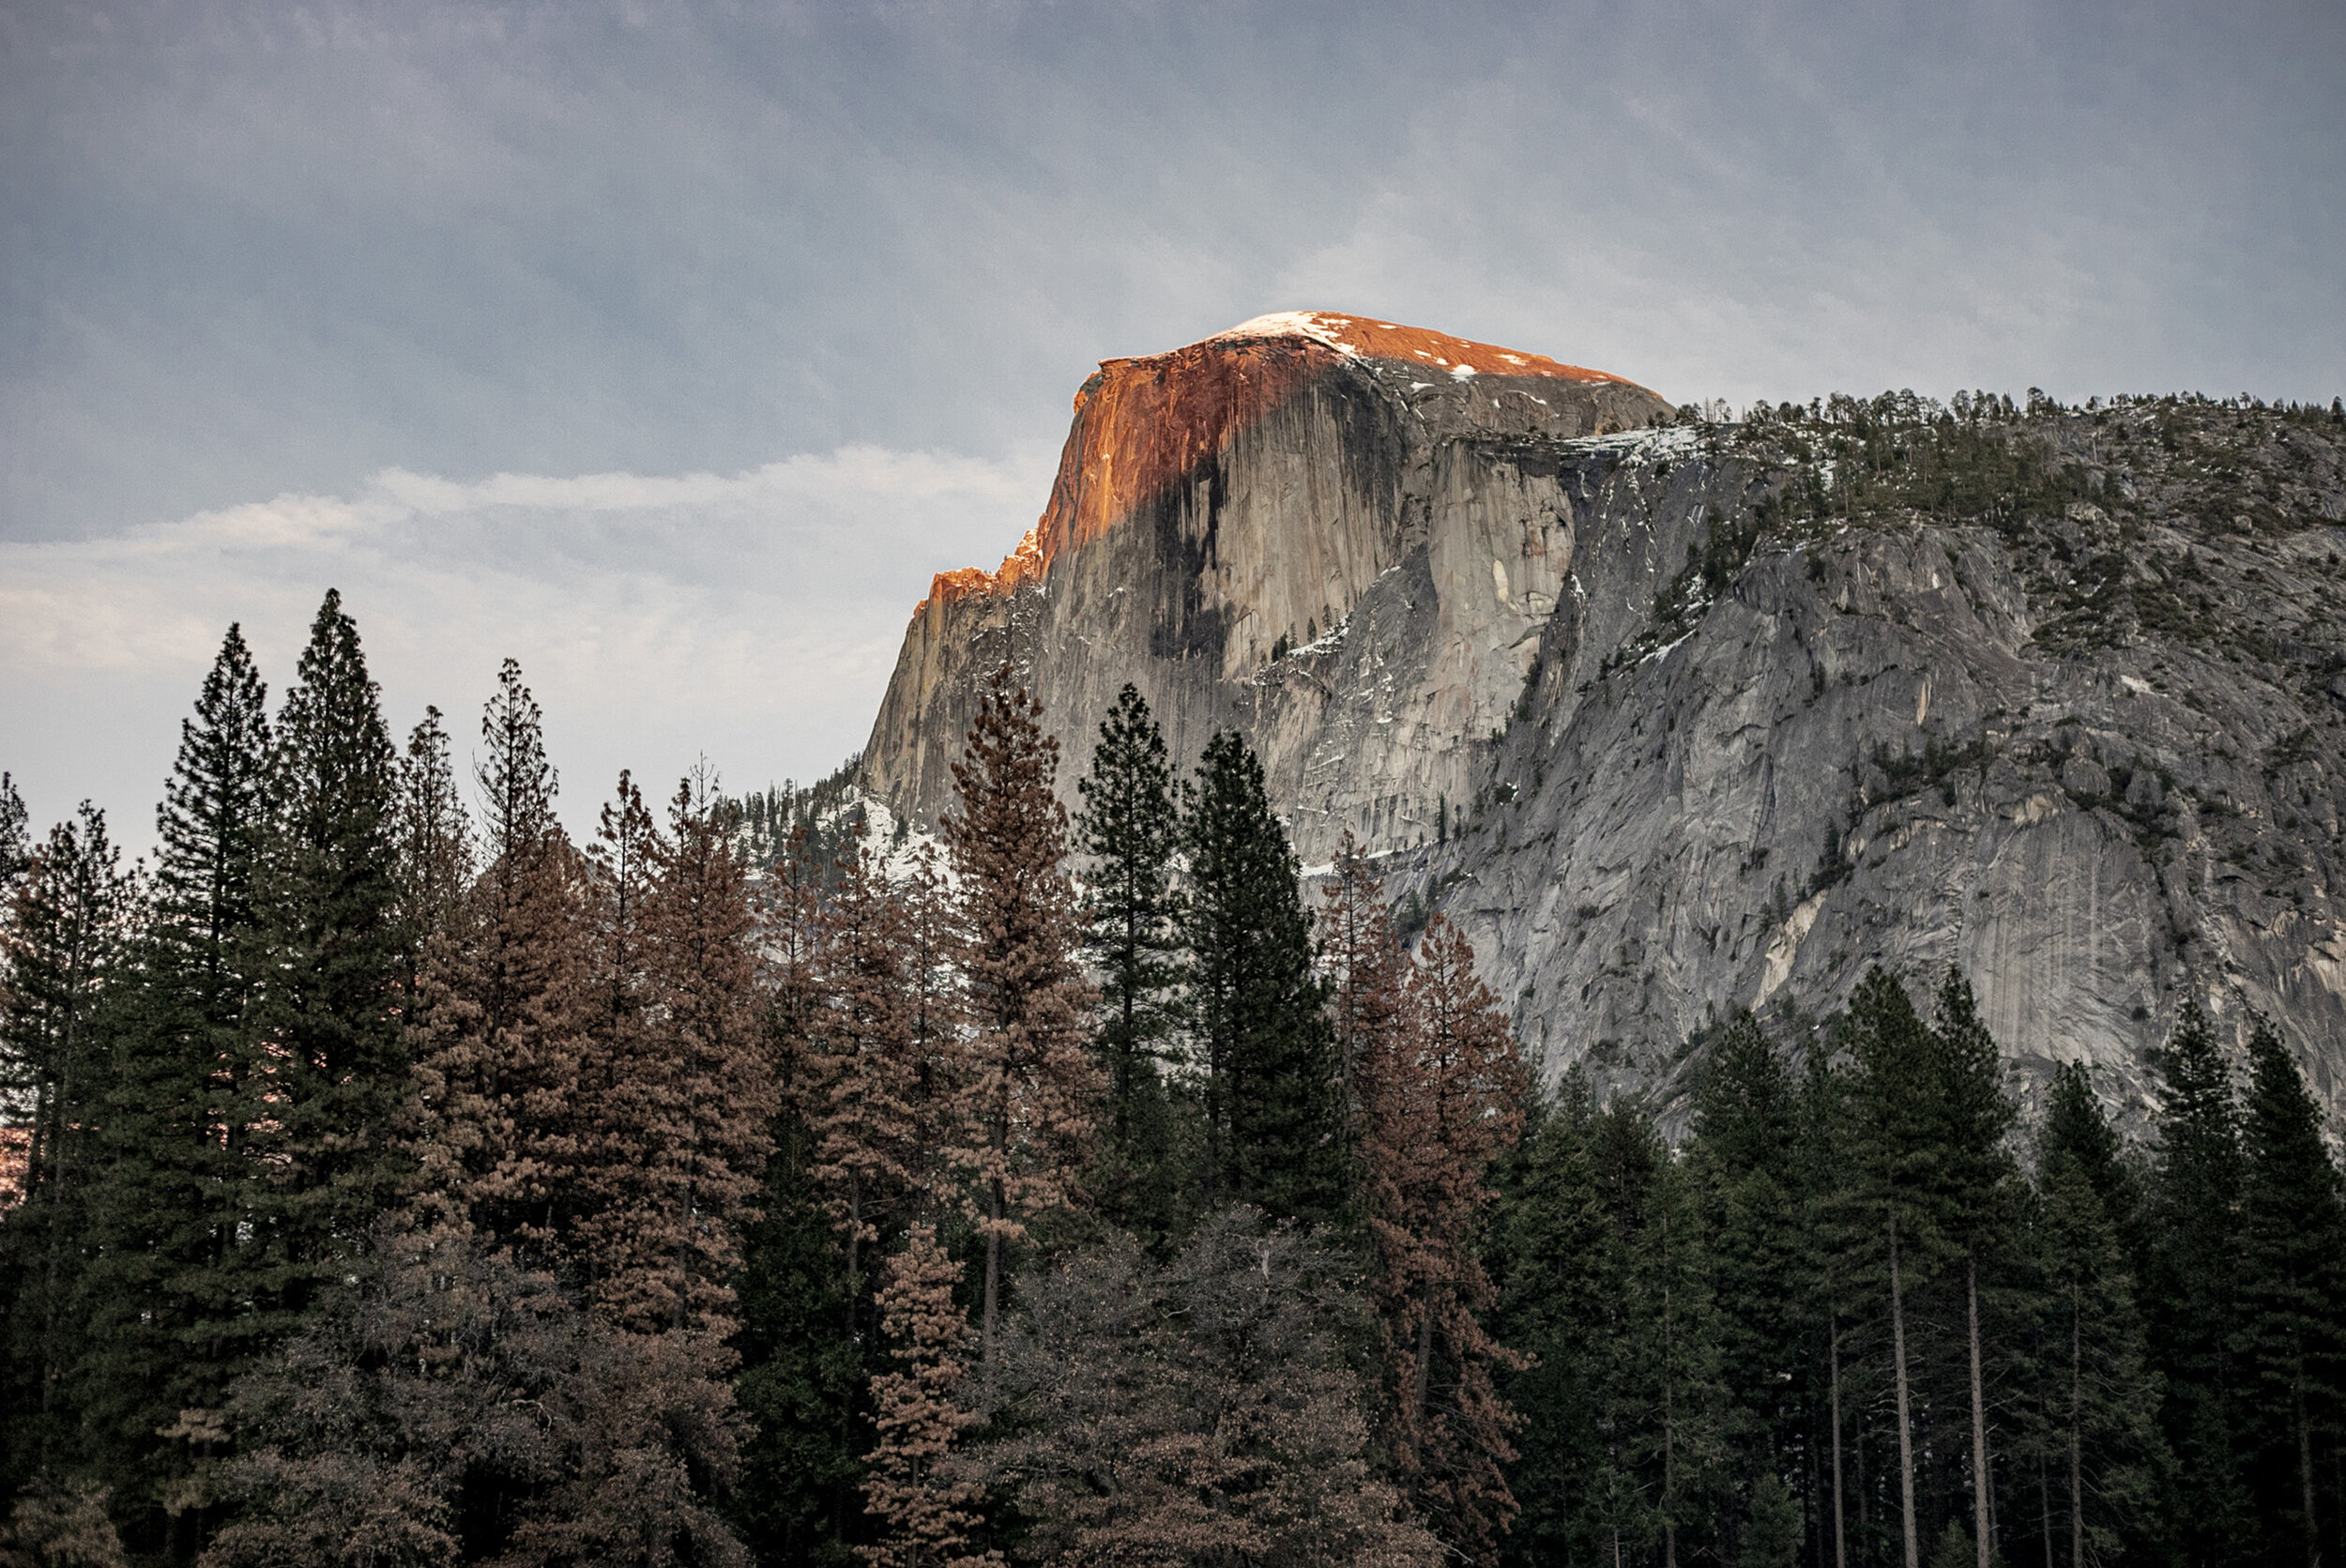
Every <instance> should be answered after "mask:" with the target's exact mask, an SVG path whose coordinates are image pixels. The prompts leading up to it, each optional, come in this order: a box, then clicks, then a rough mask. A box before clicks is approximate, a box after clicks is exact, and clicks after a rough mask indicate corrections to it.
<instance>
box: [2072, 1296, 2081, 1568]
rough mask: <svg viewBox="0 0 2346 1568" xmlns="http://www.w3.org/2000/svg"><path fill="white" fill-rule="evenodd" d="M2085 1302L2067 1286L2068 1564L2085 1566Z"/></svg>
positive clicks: (2079, 1567) (2076, 1566)
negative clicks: (2083, 1429)
mask: <svg viewBox="0 0 2346 1568" xmlns="http://www.w3.org/2000/svg"><path fill="white" fill-rule="evenodd" d="M2084 1316H2085V1312H2084V1305H2083V1303H2082V1302H2079V1300H2078V1287H2077V1286H2074V1285H2073V1286H2069V1568H2085V1459H2084V1453H2083V1450H2084V1434H2083V1432H2082V1431H2081V1430H2080V1429H2081V1428H2082V1427H2083V1426H2084V1424H2085V1358H2084V1356H2083V1354H2082V1351H2081V1346H2082V1342H2083V1338H2084V1327H2083V1321H2082V1320H2083V1318H2084Z"/></svg>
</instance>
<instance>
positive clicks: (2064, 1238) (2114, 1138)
mask: <svg viewBox="0 0 2346 1568" xmlns="http://www.w3.org/2000/svg"><path fill="white" fill-rule="evenodd" d="M2125 1180H2126V1173H2125V1167H2124V1166H2123V1165H2122V1164H2121V1162H2120V1149H2119V1140H2118V1134H2117V1132H2116V1130H2115V1129H2113V1128H2112V1127H2111V1126H2110V1122H2109V1120H2108V1119H2107V1118H2106V1117H2104V1116H2103V1114H2102V1111H2101V1107H2100V1106H2099V1105H2098V1104H2096V1103H2095V1099H2094V1090H2093V1087H2092V1083H2091V1080H2090V1078H2089V1076H2088V1073H2087V1070H2086V1067H2085V1064H2084V1063H2082V1062H2069V1063H2066V1064H2064V1065H2063V1066H2062V1067H2060V1068H2059V1069H2057V1070H2056V1072H2055V1073H2054V1077H2053V1086H2052V1092H2051V1095H2050V1096H2049V1100H2048V1103H2047V1105H2046V1112H2045V1122H2044V1125H2043V1126H2042V1127H2041V1128H2040V1129H2039V1130H2038V1133H2037V1140H2036V1204H2035V1215H2036V1229H2037V1233H2038V1238H2039V1240H2038V1251H2039V1253H2040V1255H2041V1257H2042V1262H2041V1264H2040V1267H2041V1269H2042V1271H2043V1278H2044V1285H2045V1293H2046V1296H2047V1298H2048V1306H2049V1312H2048V1313H2047V1314H2046V1316H2047V1318H2048V1320H2049V1330H2050V1332H2049V1333H2048V1334H2047V1336H2046V1338H2047V1341H2048V1344H2047V1348H2046V1352H2045V1354H2044V1355H2043V1357H2042V1366H2041V1369H2040V1378H2039V1380H2040V1385H2041V1394H2040V1397H2039V1400H2038V1411H2039V1414H2038V1418H2037V1426H2038V1430H2039V1434H2040V1438H2039V1442H2038V1445H2037V1446H2038V1449H2039V1456H2040V1458H2041V1459H2043V1460H2044V1461H2046V1463H2045V1465H2044V1467H2043V1468H2044V1470H2045V1472H2046V1479H2047V1481H2048V1483H2049V1491H2050V1492H2051V1494H2052V1495H2051V1496H2049V1497H2047V1498H2046V1499H2044V1505H2045V1506H2044V1515H2045V1517H2046V1520H2047V1523H2048V1526H2049V1522H2050V1519H2051V1518H2052V1517H2053V1516H2055V1515H2056V1514H2057V1515H2059V1516H2062V1517H2064V1518H2065V1520H2066V1529H2065V1530H2064V1532H2063V1533H2064V1535H2065V1537H2066V1541H2065V1545H2066V1546H2067V1548H2068V1560H2069V1562H2070V1564H2071V1568H2084V1565H2085V1564H2086V1563H2087V1562H2089V1561H2096V1560H2110V1559H2111V1558H2114V1557H2117V1556H2119V1555H2121V1554H2122V1553H2125V1550H2126V1548H2127V1547H2129V1546H2132V1547H2135V1548H2137V1549H2140V1548H2142V1547H2144V1546H2146V1545H2149V1544H2150V1543H2149V1541H2148V1539H2147V1536H2148V1535H2149V1533H2150V1530H2151V1529H2152V1527H2153V1525H2154V1520H2153V1517H2152V1515H2153V1487H2154V1485H2155V1484H2156V1481H2157V1480H2158V1479H2159V1477H2160V1475H2161V1473H2162V1472H2163V1470H2164V1469H2165V1468H2166V1464H2165V1461H2166V1445H2165V1443H2164V1441H2163V1440H2162V1439H2160V1437H2159V1433H2158V1427H2157V1424H2156V1415H2157V1402H2158V1391H2157V1383H2156V1379H2154V1378H2152V1377H2151V1375H2150V1371H2149V1367H2148V1364H2147V1352H2146V1348H2145V1345H2144V1340H2143V1332H2142V1322H2141V1317H2140V1313H2139V1311H2138V1310H2137V1309H2136V1305H2135V1293H2134V1280H2133V1276H2132V1273H2131V1271H2130V1270H2129V1269H2128V1268H2127V1266H2126V1261H2125V1254H2124V1252H2123V1250H2122V1249H2121V1247H2120V1245H2119V1240H2118V1237H2119V1231H2118V1225H2117V1224H2116V1222H2115V1221H2114V1220H2113V1218H2112V1217H2111V1212H2110V1199H2111V1196H2112V1195H2117V1194H2120V1193H2122V1192H2123V1191H2124V1189H2125ZM2056 1499H2058V1501H2057V1502H2056ZM2048 1545H2049V1544H2048Z"/></svg>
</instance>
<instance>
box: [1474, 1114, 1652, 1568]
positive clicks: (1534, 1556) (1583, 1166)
mask: <svg viewBox="0 0 2346 1568" xmlns="http://www.w3.org/2000/svg"><path fill="white" fill-rule="evenodd" d="M1598 1119H1599V1113H1598V1112H1597V1111H1596V1109H1595V1107H1594V1105H1593V1104H1592V1102H1591V1098H1590V1095H1589V1090H1588V1087H1587V1083H1586V1080H1585V1079H1584V1078H1582V1077H1581V1076H1580V1074H1579V1072H1578V1070H1577V1068H1576V1069H1575V1070H1574V1071H1573V1072H1572V1073H1568V1074H1567V1075H1566V1076H1565V1078H1564V1080H1563V1082H1562V1083H1561V1084H1560V1085H1559V1086H1558V1087H1557V1088H1556V1090H1555V1091H1554V1093H1553V1095H1552V1096H1551V1097H1550V1098H1549V1099H1547V1100H1546V1101H1545V1102H1541V1101H1536V1100H1535V1101H1534V1102H1533V1103H1532V1114H1531V1116H1530V1118H1529V1119H1528V1121H1527V1126H1526V1131H1525V1134H1524V1137H1523V1140H1522V1142H1521V1144H1520V1145H1519V1146H1518V1148H1517V1150H1516V1153H1515V1154H1514V1155H1513V1156H1512V1157H1511V1158H1510V1159H1508V1160H1507V1161H1505V1162H1503V1163H1502V1165H1501V1172H1500V1199H1499V1203H1498V1207H1497V1210H1496V1212H1495V1213H1494V1215H1493V1218H1492V1225H1491V1234H1492V1241H1493V1245H1492V1249H1491V1256H1492V1273H1493V1276H1494V1283H1495V1285H1496V1286H1497V1296H1498V1304H1497V1310H1496V1311H1495V1313H1494V1315H1493V1327H1494V1329H1495V1331H1496V1332H1497V1335H1498V1337H1499V1338H1500V1339H1501V1342H1502V1343H1504V1344H1505V1345H1507V1346H1508V1347H1510V1348H1511V1349H1514V1350H1516V1351H1517V1352H1519V1353H1521V1354H1523V1355H1524V1357H1525V1358H1526V1360H1527V1361H1528V1362H1529V1363H1530V1364H1528V1365H1527V1366H1524V1367H1522V1368H1520V1369H1517V1370H1515V1371H1513V1372H1512V1373H1510V1374H1509V1375H1507V1376H1506V1377H1505V1378H1502V1380H1501V1392H1502V1393H1504V1395H1505V1397H1506V1399H1507V1401H1508V1403H1509V1405H1511V1406H1512V1407H1513V1408H1515V1409H1516V1412H1517V1413H1518V1414H1519V1415H1520V1416H1521V1417H1522V1418H1523V1426H1522V1429H1521V1430H1520V1432H1519V1433H1517V1435H1516V1439H1515V1446H1516V1451H1517V1457H1516V1462H1515V1463H1514V1465H1512V1466H1511V1467H1510V1468H1509V1470H1508V1486H1509V1489H1510V1490H1511V1491H1512V1493H1513V1494H1514V1495H1515V1497H1516V1498H1517V1499H1519V1500H1520V1502H1521V1505H1522V1510H1523V1512H1522V1513H1521V1514H1520V1515H1518V1516H1517V1518H1516V1523H1515V1528H1514V1529H1513V1530H1511V1531H1510V1533H1509V1536H1508V1550H1507V1554H1506V1556H1507V1560H1509V1561H1512V1562H1516V1563H1523V1564H1539V1563H1547V1562H1561V1561H1567V1560H1580V1559H1581V1558H1583V1557H1585V1556H1590V1555H1604V1554H1602V1553H1601V1552H1599V1551H1598V1549H1597V1546H1596V1540H1597V1538H1598V1535H1599V1534H1600V1527H1599V1525H1598V1520H1597V1515H1598V1512H1599V1509H1598V1507H1597V1504H1598V1503H1599V1501H1600V1499H1603V1498H1604V1497H1605V1495H1606V1491H1607V1488H1606V1483H1605V1479H1604V1478H1605V1477H1606V1476H1607V1471H1608V1462H1609V1460H1610V1458H1611V1455H1612V1453H1613V1450H1614V1444H1613V1442H1612V1439H1613V1437H1614V1433H1613V1431H1612V1428H1611V1425H1610V1422H1609V1413H1610V1393H1611V1385H1612V1358H1611V1356H1610V1354H1609V1351H1610V1348H1611V1345H1612V1342H1613V1340H1614V1338H1615V1337H1616V1336H1615V1332H1614V1330H1615V1327H1616V1324H1617V1322H1618V1319H1619V1317H1620V1315H1621V1312H1622V1301H1623V1299H1624V1297H1625V1296H1626V1294H1627V1289H1628V1285H1627V1257H1626V1250H1625V1248H1624V1247H1623V1245H1622V1239H1621V1237H1620V1235H1619V1233H1618V1230H1617V1228H1616V1226H1615V1224H1614V1221H1613V1216H1612V1214H1611V1212H1610V1211H1609V1210H1608V1209H1607V1205H1606V1203H1605V1201H1604V1194H1603V1192H1602V1191H1601V1188H1600V1183H1599V1180H1598V1174H1597V1161H1596V1156H1595V1142H1596V1136H1597V1124H1598Z"/></svg>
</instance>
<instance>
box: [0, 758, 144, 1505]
mask: <svg viewBox="0 0 2346 1568" xmlns="http://www.w3.org/2000/svg"><path fill="white" fill-rule="evenodd" d="M139 902H140V890H139V889H138V887H137V885H136V882H135V881H134V879H133V877H132V876H131V875H130V874H129V873H126V872H125V871H123V869H122V867H121V857H120V854H119V852H118V851H117V850H116V849H115V848H114V845H113V843H112V841H111V840H110V839H109V838H108V836H107V833H106V818H105V814H104V813H102V812H100V811H99V810H97V809H96V808H95V807H93V806H91V805H90V804H89V803H88V802H86V801H84V803H83V805H82V807H81V809H80V810H79V811H78V812H76V813H75V814H74V815H73V816H72V817H70V818H69V819H67V820H66V821H64V822H60V823H58V824H57V825H56V826H55V827H54V828H53V829H51V830H50V831H49V835H48V837H47V838H46V839H45V840H44V841H43V842H42V844H41V845H40V847H39V848H38V850H37V851H35V852H34V855H33V858H32V863H31V865H30V867H29V869H28V870H27V871H26V872H25V874H24V875H23V877H22V878H21V879H20V880H19V881H18V883H17V886H16V890H15V892H14V896H13V898H12V900H11V904H10V908H9V918H8V928H7V938H8V949H7V955H6V956H7V961H8V969H7V975H6V989H5V992H4V993H0V1106H5V1107H6V1108H7V1112H8V1122H9V1124H10V1126H11V1128H12V1129H14V1130H21V1135H22V1138H23V1149H24V1155H23V1158H24V1166H23V1194H22V1196H21V1197H20V1198H19V1199H18V1200H17V1202H16V1203H15V1204H14V1205H13V1206H12V1207H11V1208H9V1209H8V1210H5V1211H0V1212H4V1214H5V1217H4V1218H0V1304H5V1305H6V1307H7V1316H6V1331H5V1332H6V1333H7V1336H8V1338H7V1351H8V1387H7V1391H6V1392H7V1404H8V1411H9V1418H8V1420H7V1421H6V1422H0V1429H5V1433H6V1436H5V1438H0V1441H5V1442H6V1443H7V1460H8V1474H7V1475H6V1476H5V1477H0V1479H5V1480H7V1481H8V1482H10V1483H16V1484H21V1483H22V1482H23V1479H25V1477H27V1476H28V1475H29V1474H30V1473H31V1472H32V1471H33V1470H34V1469H38V1467H39V1466H40V1465H41V1464H43V1463H46V1462H52V1461H55V1460H58V1459H60V1458H63V1457H66V1456H69V1455H71V1454H74V1453H75V1452H76V1451H77V1450H78V1449H79V1448H80V1446H81V1445H80V1443H79V1442H78V1440H77V1439H78V1436H79V1434H78V1431H77V1428H78V1424H79V1423H78V1420H77V1417H78V1414H79V1412H78V1411H77V1410H76V1409H75V1408H74V1398H73V1395H74V1392H75V1391H74V1387H73V1382H72V1378H73V1373H74V1369H75V1365H76V1362H77V1361H78V1360H79V1357H80V1355H81V1352H82V1350H83V1347H84V1344H85V1335H84V1325H83V1320H82V1314H81V1312H80V1310H79V1308H80V1306H81V1303H82V1289H83V1284H84V1281H83V1271H84V1268H85V1267H86V1265H87V1262H88V1258H89V1241H90V1235H89V1231H90V1210H91V1200H92V1198H93V1196H94V1195H95V1189H96V1184H97V1180H98V1179H99V1176H100V1175H101V1174H102V1170H103V1165H102V1164H101V1161H102V1154H103V1141H102V1140H103V1137H104V1134H105V1130H106V1128H107V1126H108V1116H109V1112H110V1102H111V1101H112V1099H113V1098H114V1094H115V1091H116V1088H117V1085H118V1080H119V1073H120V1064H119V1058H118V1056H117V1051H118V1047H119V1043H120V1042H119V1038H118V1029H119V1021H118V1019H117V1018H116V1017H114V1015H113V1011H114V1005H115V1003H116V1001H117V998H118V997H119V994H120V982H121V980H122V978H123V968H124V966H125V961H126V952H127V947H128V941H129V935H130V931H131V928H132V927H133V924H134V922H135V921H136V919H137V918H138V908H137V906H138V904H139Z"/></svg>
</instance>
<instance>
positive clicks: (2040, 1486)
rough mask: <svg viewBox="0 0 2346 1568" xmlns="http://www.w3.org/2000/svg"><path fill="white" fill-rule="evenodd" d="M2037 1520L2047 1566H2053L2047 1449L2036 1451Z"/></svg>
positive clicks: (2050, 1479)
mask: <svg viewBox="0 0 2346 1568" xmlns="http://www.w3.org/2000/svg"><path fill="white" fill-rule="evenodd" d="M2036 1504H2037V1509H2036V1522H2037V1526H2038V1529H2039V1530H2041V1531H2042V1532H2043V1536H2044V1542H2045V1568H2053V1555H2052V1476H2051V1474H2050V1472H2049V1471H2048V1470H2047V1469H2045V1451H2044V1450H2043V1449H2038V1450H2037V1451H2036Z"/></svg>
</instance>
